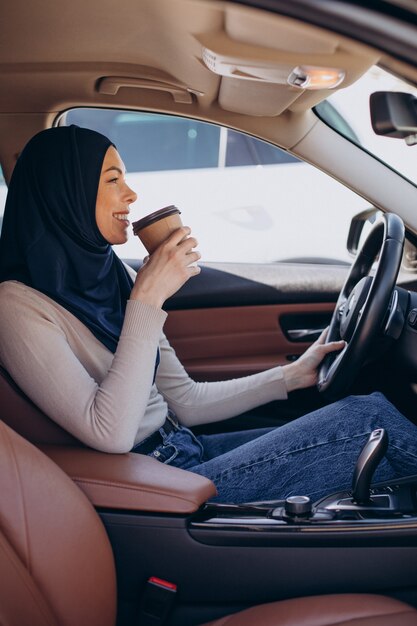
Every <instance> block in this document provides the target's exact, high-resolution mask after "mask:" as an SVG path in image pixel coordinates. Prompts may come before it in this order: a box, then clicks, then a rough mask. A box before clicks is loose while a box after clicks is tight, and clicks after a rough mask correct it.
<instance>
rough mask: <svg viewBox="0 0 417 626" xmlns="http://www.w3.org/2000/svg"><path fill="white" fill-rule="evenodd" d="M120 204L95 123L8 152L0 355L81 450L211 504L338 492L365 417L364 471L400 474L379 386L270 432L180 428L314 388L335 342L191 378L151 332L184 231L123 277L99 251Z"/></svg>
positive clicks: (119, 237) (119, 170) (413, 449)
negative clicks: (122, 462)
mask: <svg viewBox="0 0 417 626" xmlns="http://www.w3.org/2000/svg"><path fill="white" fill-rule="evenodd" d="M135 199H136V194H135V192H133V191H132V190H131V189H130V188H129V187H128V185H127V183H126V181H125V168H124V165H123V162H122V160H121V157H120V156H119V154H118V152H117V150H116V148H115V146H114V145H112V144H111V142H110V141H109V140H108V139H107V138H106V137H104V136H103V135H100V134H99V133H96V132H93V131H90V130H87V129H83V128H79V127H76V126H70V127H61V128H54V129H50V130H46V131H43V132H41V133H39V134H38V135H36V136H35V137H34V138H33V139H32V140H31V141H30V142H29V143H28V145H27V146H26V148H25V149H24V150H23V152H22V154H21V155H20V157H19V159H18V162H17V164H16V167H15V170H14V172H13V176H12V180H11V182H10V187H9V193H8V198H7V203H6V210H5V215H4V221H3V232H2V235H1V240H0V281H1V284H0V361H1V363H2V364H3V366H4V367H5V368H6V369H7V370H8V371H9V373H10V374H11V376H12V377H13V378H14V380H15V381H16V383H17V384H18V385H19V386H20V387H21V389H22V390H23V391H24V392H25V393H26V394H27V395H28V396H29V397H30V398H31V399H32V400H33V401H34V402H35V404H37V405H38V406H39V407H40V408H41V409H42V410H43V411H44V412H45V413H46V414H47V415H49V416H50V418H51V419H53V420H55V421H56V422H57V423H58V424H60V425H61V426H62V427H63V428H65V429H66V430H68V431H69V432H70V433H72V434H73V435H74V436H75V437H77V438H78V439H80V440H81V441H83V442H84V443H85V444H86V445H88V446H91V447H93V448H96V449H98V450H102V451H106V452H112V453H120V452H127V451H131V450H133V451H135V452H140V453H142V454H148V455H151V456H153V457H154V458H156V459H158V460H160V461H162V462H164V463H168V464H172V465H175V466H177V467H182V468H184V469H188V470H190V471H192V472H196V473H199V474H203V475H205V476H207V477H209V478H211V479H212V480H213V481H214V483H215V484H216V486H217V489H218V493H219V496H218V499H219V500H222V501H229V502H243V501H250V500H260V499H272V498H281V497H286V496H288V495H294V494H302V495H309V496H310V497H312V498H313V499H316V498H318V497H320V496H322V495H325V494H327V493H330V492H332V491H336V490H338V489H341V488H344V487H346V486H348V485H349V484H350V482H351V476H352V470H353V467H354V463H355V461H356V458H357V456H358V454H359V452H360V450H361V448H362V446H363V445H364V444H365V442H366V440H367V438H368V436H369V434H370V432H371V431H372V430H373V429H374V428H377V427H385V428H386V429H387V430H388V432H389V435H390V447H389V449H388V453H387V455H386V458H385V459H384V460H383V462H382V463H381V464H380V466H379V469H378V472H377V474H376V479H379V480H383V479H389V478H393V477H396V476H399V475H403V474H407V473H408V474H409V473H414V472H415V471H416V468H417V465H416V460H417V456H416V455H417V445H416V442H417V438H416V432H417V431H416V429H415V427H414V426H413V425H412V424H411V423H409V422H408V420H406V419H405V418H404V417H403V416H402V415H401V414H400V413H399V412H398V411H397V410H396V409H395V407H393V406H392V405H391V404H390V403H389V402H388V401H387V400H386V399H385V398H384V396H382V395H381V394H373V395H371V396H367V397H349V398H346V399H344V400H342V401H340V402H337V403H336V404H334V405H331V406H329V407H326V408H324V409H320V410H318V411H316V412H315V413H311V414H309V415H306V416H304V417H302V418H300V419H297V420H295V421H293V422H291V423H289V424H288V425H286V426H283V427H281V428H277V429H262V430H251V431H244V432H236V433H229V434H219V435H207V436H199V437H195V436H194V435H193V433H192V432H191V431H190V430H189V427H191V426H195V425H197V424H204V423H208V422H215V421H219V420H223V419H226V418H229V417H232V416H234V415H238V414H240V413H242V412H244V411H247V410H250V409H251V408H254V407H255V406H258V405H262V404H265V403H267V402H270V401H272V400H279V399H285V398H286V397H287V393H288V392H290V391H292V390H294V389H298V388H303V387H308V386H310V385H314V384H315V382H316V377H317V367H318V365H319V363H320V362H321V360H322V359H323V357H324V355H325V354H327V353H328V352H331V351H334V350H340V349H341V348H342V347H343V342H334V343H330V344H324V337H323V336H322V337H321V338H320V339H319V340H318V341H317V342H316V343H315V344H314V345H313V346H311V347H310V348H309V349H308V350H307V351H306V353H305V354H304V355H303V356H302V357H301V358H300V359H299V360H298V361H296V362H295V363H292V364H290V365H286V366H284V367H276V368H273V369H270V370H268V371H265V372H262V373H260V374H255V375H253V376H248V377H245V378H242V379H235V380H230V381H223V382H216V383H196V382H194V381H193V380H191V379H190V378H189V376H188V375H187V373H186V372H185V370H184V368H183V367H182V365H181V363H180V362H179V360H178V359H177V357H176V355H175V352H174V350H173V349H172V348H171V347H170V345H169V343H168V341H167V339H166V338H165V337H164V335H163V332H162V330H163V325H164V321H165V319H166V317H167V314H166V313H165V312H164V311H163V309H162V306H163V304H164V302H165V300H166V299H167V298H168V297H169V296H171V295H172V294H174V293H175V292H176V291H177V290H178V289H179V288H180V287H181V286H182V285H183V284H184V283H185V282H186V281H187V280H189V279H190V278H192V277H193V276H195V275H196V274H198V273H199V272H200V269H199V268H198V267H196V266H195V262H196V261H198V259H199V258H200V254H199V253H198V252H197V251H196V250H195V248H196V246H197V241H196V240H195V239H194V238H193V237H191V236H190V229H189V228H187V227H184V228H181V229H179V230H178V231H176V232H175V233H174V234H173V235H172V236H171V237H170V238H169V239H168V240H167V241H166V242H165V243H163V244H162V245H161V246H160V247H159V248H158V249H157V250H156V252H154V253H153V254H152V255H151V257H150V258H149V259H148V260H147V262H146V263H145V264H144V266H143V267H142V269H141V270H140V271H139V272H138V274H137V275H135V274H134V272H132V271H130V270H129V269H128V268H127V267H126V266H125V265H124V264H123V263H122V262H121V261H120V260H119V259H118V257H117V256H116V255H115V253H114V252H113V250H112V248H111V245H114V244H121V243H124V242H125V241H126V239H127V236H128V235H127V231H128V226H129V221H128V215H129V205H130V203H132V202H134V201H135ZM193 264H194V265H193Z"/></svg>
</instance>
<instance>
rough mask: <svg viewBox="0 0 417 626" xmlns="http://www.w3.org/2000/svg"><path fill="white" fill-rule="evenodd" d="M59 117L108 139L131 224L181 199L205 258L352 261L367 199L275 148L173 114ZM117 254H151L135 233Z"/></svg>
mask: <svg viewBox="0 0 417 626" xmlns="http://www.w3.org/2000/svg"><path fill="white" fill-rule="evenodd" d="M60 123H61V124H62V123H63V124H77V125H79V126H84V127H87V128H92V129H94V130H98V131H99V132H102V133H103V134H105V135H107V136H108V137H109V138H110V139H111V140H112V141H113V142H114V143H115V145H116V146H117V148H118V150H119V152H120V154H121V156H122V158H123V160H124V162H125V165H126V169H127V179H128V183H129V184H130V186H131V187H132V188H133V189H134V190H135V191H136V192H137V193H138V200H137V202H136V203H135V204H134V205H133V206H132V212H131V221H134V220H137V219H139V218H140V217H143V216H144V215H146V214H148V213H151V212H153V211H155V210H157V209H159V208H161V207H163V206H167V205H171V204H175V205H176V206H178V208H179V209H180V211H181V213H182V218H183V222H184V223H185V224H187V225H188V226H190V227H191V229H192V232H193V234H194V235H195V236H196V238H197V239H198V241H199V249H200V251H201V253H202V260H205V261H230V262H257V263H265V262H275V261H279V260H283V259H285V260H286V259H294V258H296V259H300V258H301V259H306V258H308V259H310V258H314V259H318V260H323V259H325V260H330V259H332V260H333V259H336V260H338V261H345V262H346V261H349V262H350V261H351V257H350V256H349V254H348V252H347V249H346V239H347V234H348V230H349V224H350V220H351V218H352V216H353V215H354V214H356V213H358V212H359V211H361V210H363V209H365V208H366V207H367V206H368V203H367V202H365V201H364V200H363V199H362V198H360V197H359V196H357V195H356V194H355V193H353V192H352V191H350V190H348V189H346V188H345V187H344V186H342V185H341V184H340V183H338V182H336V181H335V180H333V179H332V178H330V177H329V176H327V175H325V174H324V173H322V172H320V171H319V170H317V169H315V168H314V167H312V166H310V165H308V164H306V163H303V162H302V161H300V160H298V159H296V158H295V157H294V156H292V155H291V154H289V153H288V152H286V151H284V150H281V149H280V148H277V147H276V146H273V145H271V144H268V143H266V142H264V141H261V140H259V139H256V138H254V137H251V136H249V135H246V134H244V133H240V132H237V131H234V130H231V129H227V128H224V127H220V126H217V125H214V124H208V123H206V122H200V121H197V120H192V119H188V118H181V117H177V116H173V115H161V114H151V113H140V112H132V111H120V110H104V109H73V110H71V111H68V112H67V113H66V114H65V115H64V116H63V117H62V118H61V120H60ZM115 250H116V252H117V254H119V255H120V256H121V257H122V258H142V257H143V256H144V255H145V250H144V248H143V247H142V245H141V244H140V242H139V240H138V239H137V238H136V237H133V235H132V236H131V237H130V239H129V241H128V243H127V244H125V245H123V246H116V247H115Z"/></svg>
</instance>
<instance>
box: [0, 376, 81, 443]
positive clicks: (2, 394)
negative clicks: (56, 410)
mask: <svg viewBox="0 0 417 626" xmlns="http://www.w3.org/2000/svg"><path fill="white" fill-rule="evenodd" d="M0 420H3V421H4V422H5V423H6V424H7V425H8V426H10V427H11V428H12V429H13V430H15V431H16V432H17V433H19V435H22V437H24V438H25V439H27V440H28V441H31V442H32V443H36V444H57V445H67V446H74V445H75V446H79V447H84V446H83V444H82V443H81V441H78V439H76V438H75V437H73V436H72V435H70V434H69V433H68V432H67V431H65V430H64V429H63V428H61V427H60V426H58V424H56V423H55V422H54V421H53V420H51V419H50V418H49V417H48V416H47V415H45V413H43V412H42V411H41V410H40V409H38V407H37V406H36V405H35V404H34V403H33V402H32V400H30V399H29V398H28V397H27V396H26V395H25V394H24V393H23V391H22V390H21V389H20V388H19V387H18V386H17V385H16V383H15V382H14V380H13V378H12V377H11V376H10V375H9V373H8V372H7V371H6V370H5V369H4V368H3V367H1V366H0Z"/></svg>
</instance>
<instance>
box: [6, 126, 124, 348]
mask: <svg viewBox="0 0 417 626" xmlns="http://www.w3.org/2000/svg"><path fill="white" fill-rule="evenodd" d="M111 145H113V144H112V143H111V141H110V140H109V139H107V137H104V135H101V134H100V133H97V132H95V131H92V130H88V129H86V128H79V127H78V126H69V127H59V128H52V129H48V130H45V131H42V132H40V133H38V134H37V135H35V137H33V139H31V140H30V141H29V143H28V144H27V145H26V147H25V148H24V150H23V152H22V153H21V155H20V156H19V159H18V161H17V163H16V166H15V168H14V171H13V175H12V178H11V181H10V186H9V192H8V195H7V201H6V208H5V213H4V219H3V228H2V234H1V238H0V282H1V281H4V280H18V281H21V282H23V283H25V284H26V285H28V286H30V287H33V288H34V289H37V290H38V291H41V292H43V293H44V294H46V295H47V296H49V297H50V298H52V299H53V300H55V301H56V302H58V303H59V304H61V305H62V306H63V307H65V308H66V309H67V310H68V311H70V312H71V313H73V314H74V315H75V316H76V317H77V318H78V319H79V320H80V321H81V322H83V324H85V325H86V326H87V327H88V328H89V329H90V330H91V332H92V333H93V334H94V335H95V336H96V337H97V339H99V340H100V341H101V342H102V343H103V344H104V345H105V346H106V347H107V348H109V350H111V351H112V352H115V350H116V347H117V342H118V339H119V336H120V332H121V329H122V324H123V318H124V314H125V309H126V302H127V300H128V298H129V295H130V291H131V289H132V286H133V282H132V280H131V278H130V276H129V274H128V272H127V271H126V269H125V267H124V265H123V263H122V262H121V261H120V260H119V258H118V257H117V256H116V254H115V253H114V252H113V250H112V248H111V246H110V244H109V243H108V242H107V241H106V240H105V239H104V237H103V236H102V235H101V233H100V231H99V229H98V227H97V224H96V219H95V206H96V197H97V190H98V184H99V178H100V173H101V168H102V164H103V159H104V156H105V154H106V152H107V149H108V148H109V146H111Z"/></svg>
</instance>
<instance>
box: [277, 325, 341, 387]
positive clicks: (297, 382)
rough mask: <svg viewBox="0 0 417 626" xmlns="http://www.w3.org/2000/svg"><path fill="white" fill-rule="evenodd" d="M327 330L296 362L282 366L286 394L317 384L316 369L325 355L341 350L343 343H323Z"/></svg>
mask: <svg viewBox="0 0 417 626" xmlns="http://www.w3.org/2000/svg"><path fill="white" fill-rule="evenodd" d="M327 331H328V328H326V329H325V330H324V331H323V332H322V333H321V335H320V337H319V338H318V339H317V341H315V342H314V343H313V344H312V345H311V346H310V347H309V348H308V349H307V350H306V351H305V352H304V354H302V355H301V356H300V358H299V359H297V361H294V363H290V365H284V366H283V368H282V369H283V373H284V380H285V385H286V387H287V392H290V391H294V390H295V389H304V388H305V387H312V386H313V385H316V384H317V379H318V371H317V370H318V367H319V365H320V363H321V362H322V360H323V359H324V357H325V356H326V354H329V353H330V352H336V351H337V350H343V348H344V347H345V345H346V342H345V341H343V340H342V341H331V342H329V343H325V341H326V336H327Z"/></svg>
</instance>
